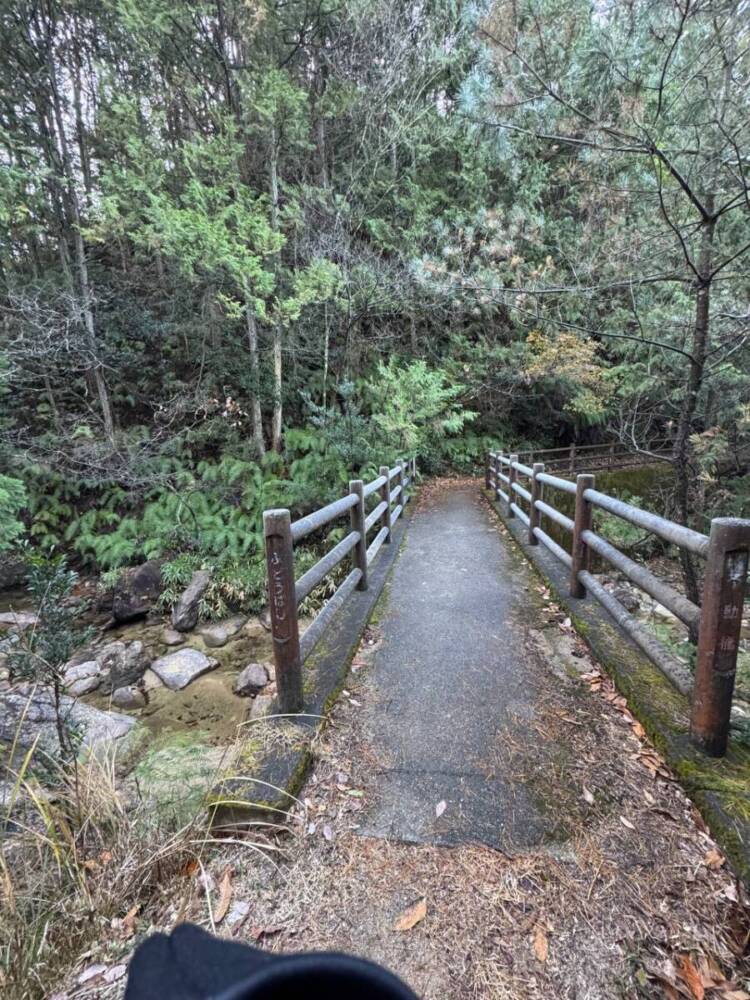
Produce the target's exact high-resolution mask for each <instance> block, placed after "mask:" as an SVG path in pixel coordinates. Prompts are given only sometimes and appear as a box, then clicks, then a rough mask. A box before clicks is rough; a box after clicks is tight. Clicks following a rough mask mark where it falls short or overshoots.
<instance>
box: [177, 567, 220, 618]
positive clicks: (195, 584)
mask: <svg viewBox="0 0 750 1000" xmlns="http://www.w3.org/2000/svg"><path fill="white" fill-rule="evenodd" d="M210 582H211V574H210V573H209V571H208V570H205V569H199V570H197V571H196V572H195V573H193V578H192V580H191V581H190V583H189V584H188V585H187V587H186V588H185V590H184V591H183V592H182V594H181V595H180V598H179V600H178V601H177V603H176V604H175V606H174V608H173V610H172V627H173V628H175V629H177V631H178V632H189V631H190V630H191V629H194V628H195V626H196V625H197V624H198V615H199V612H200V603H201V599H202V597H203V595H204V594H205V592H206V589H207V588H208V585H209V583H210Z"/></svg>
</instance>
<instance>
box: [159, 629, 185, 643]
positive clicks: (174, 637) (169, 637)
mask: <svg viewBox="0 0 750 1000" xmlns="http://www.w3.org/2000/svg"><path fill="white" fill-rule="evenodd" d="M161 641H162V642H163V643H164V645H165V646H179V645H180V643H182V642H184V641H185V636H184V635H183V634H182V632H178V631H177V630H176V629H173V628H165V629H164V631H163V632H162V634H161Z"/></svg>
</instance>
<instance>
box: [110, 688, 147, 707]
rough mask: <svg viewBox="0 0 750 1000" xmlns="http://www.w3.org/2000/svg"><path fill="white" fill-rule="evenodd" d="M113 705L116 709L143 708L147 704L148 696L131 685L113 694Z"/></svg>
mask: <svg viewBox="0 0 750 1000" xmlns="http://www.w3.org/2000/svg"><path fill="white" fill-rule="evenodd" d="M112 704H113V705H114V706H115V708H128V709H134V708H143V706H144V705H145V704H146V696H145V694H144V693H143V691H141V689H140V688H137V687H135V685H133V684H130V685H129V686H128V687H121V688H118V689H117V690H116V691H113V692H112Z"/></svg>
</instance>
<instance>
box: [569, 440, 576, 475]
mask: <svg viewBox="0 0 750 1000" xmlns="http://www.w3.org/2000/svg"><path fill="white" fill-rule="evenodd" d="M569 471H570V472H575V471H576V446H575V444H571V446H570V461H569Z"/></svg>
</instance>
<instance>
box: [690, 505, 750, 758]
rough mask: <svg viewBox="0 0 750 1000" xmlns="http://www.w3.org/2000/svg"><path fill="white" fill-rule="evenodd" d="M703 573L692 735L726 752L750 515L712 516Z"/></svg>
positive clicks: (716, 753)
mask: <svg viewBox="0 0 750 1000" xmlns="http://www.w3.org/2000/svg"><path fill="white" fill-rule="evenodd" d="M709 537H710V542H709V547H708V555H707V558H706V569H705V575H704V578H703V600H702V602H701V620H700V634H699V639H698V659H697V663H696V668H695V682H694V685H693V705H692V713H691V719H690V735H691V737H692V739H693V742H694V743H695V744H696V745H697V746H699V747H700V748H701V750H703V751H705V753H707V754H710V755H711V756H712V757H722V756H723V755H724V754H725V753H726V749H727V739H728V735H729V719H730V713H731V710H732V693H733V691H734V676H735V671H736V668H737V650H738V648H739V640H740V629H741V627H742V608H743V601H744V599H745V586H746V580H747V567H748V552H749V550H750V521H740V520H738V519H737V518H732V517H717V518H714V520H713V521H712V522H711V533H710V536H709Z"/></svg>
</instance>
